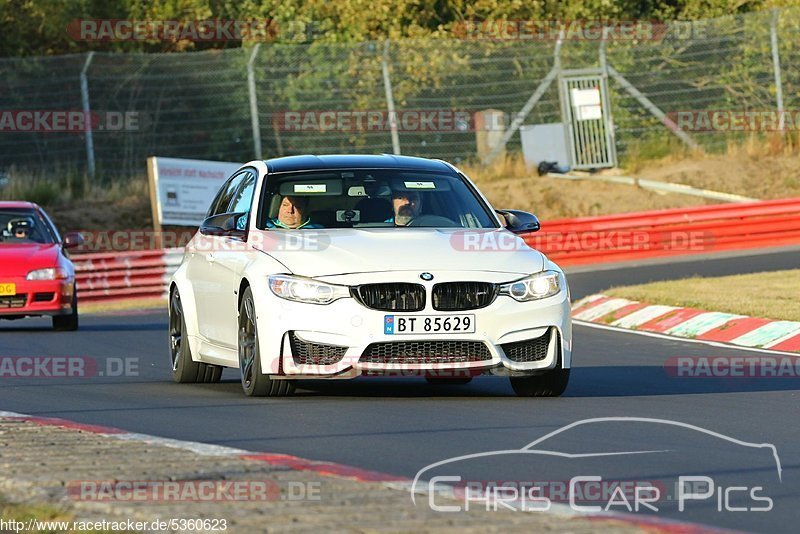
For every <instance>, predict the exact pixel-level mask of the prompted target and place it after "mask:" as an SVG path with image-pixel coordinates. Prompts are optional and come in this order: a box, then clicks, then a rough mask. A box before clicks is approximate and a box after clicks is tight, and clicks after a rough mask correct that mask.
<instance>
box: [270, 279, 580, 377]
mask: <svg viewBox="0 0 800 534" xmlns="http://www.w3.org/2000/svg"><path fill="white" fill-rule="evenodd" d="M266 291H267V293H268V294H266V295H261V297H263V298H261V299H259V298H258V297H257V298H256V308H257V316H258V320H259V343H260V347H259V348H260V351H261V357H262V369H263V370H264V372H265V373H268V374H272V375H283V376H285V377H287V378H322V377H329V378H353V377H356V376H360V375H394V376H398V375H399V376H408V375H426V376H441V377H447V376H465V375H477V374H493V375H507V376H520V375H532V374H537V373H542V372H545V371H547V370H550V369H553V368H555V367H556V366H557V365H559V362H560V365H561V366H562V367H564V368H569V367H570V365H571V352H572V323H571V318H570V304H569V298H568V296H567V293H568V292H567V291H566V290H562V291H561V293H559V294H557V295H555V296H552V297H549V298H546V299H542V300H538V301H532V302H525V303H523V302H517V301H515V300H513V299H512V298H510V297H507V296H498V297H497V298H496V299H495V300H494V301H493V302H492V303H491V304H490V305H489V306H487V307H485V308H481V309H476V310H468V311H463V312H440V311H436V310H433V309H432V308H431V307H430V303H428V304H427V307H426V309H424V310H422V311H419V312H413V313H400V312H386V311H378V310H372V309H369V308H366V307H365V306H363V305H362V304H360V303H359V302H358V301H357V300H356V299H353V298H344V299H340V300H338V301H336V302H334V303H332V304H329V305H313V304H302V303H297V302H291V301H287V300H284V299H279V298H277V297H275V296H274V295H273V294H272V293H270V292H269V290H268V289H267V290H266ZM259 300H260V302H261V304H259ZM393 314H394V315H417V316H423V315H435V316H441V317H446V316H453V315H463V314H469V315H473V316H474V318H475V326H476V329H475V332H474V333H446V334H444V333H443V334H434V335H432V334H423V333H420V334H408V335H397V334H386V333H384V318H385V316H386V315H393ZM398 343H416V344H417V345H415V346H414V349H413V350H414V357H413V358H405V357H404V351H405V348H401V349H399V350H398V351H396V352H399V357H393V356H395V354H394V352H393V351H394V350H395V348H397V345H395V344H398ZM464 346H469V347H473V348H475V347H477V348H480V347H483V348H480V350H477V351H473V352H469V350H470V349H467V352H465V353H464V354H468V355H469V357H464V358H459V357H455V358H454V357H452V351H451V349H450V348H449V347H464ZM442 347H444V349H443V348H442ZM526 347H527V348H526ZM298 348H300V349H301V350H300V351H298ZM378 349H379V350H378ZM520 349H521V350H520ZM528 349H530V350H528ZM442 350H444V351H445V352H448V353H450V356H449V357H447V358H443V357H442V353H441V351H442ZM406 352H407V351H406ZM428 352H429V353H428ZM375 354H379V355H383V354H388V355H389V356H388V357H385V358H382V357H377V358H376V357H374V356H375ZM309 355H311V356H309Z"/></svg>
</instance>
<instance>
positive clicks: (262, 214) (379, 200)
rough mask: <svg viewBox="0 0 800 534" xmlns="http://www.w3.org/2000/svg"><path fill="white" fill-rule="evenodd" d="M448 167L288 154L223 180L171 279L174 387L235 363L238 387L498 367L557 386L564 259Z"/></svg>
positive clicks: (215, 375) (563, 383)
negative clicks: (538, 245)
mask: <svg viewBox="0 0 800 534" xmlns="http://www.w3.org/2000/svg"><path fill="white" fill-rule="evenodd" d="M538 229H539V222H538V220H537V219H536V217H534V216H533V215H531V214H528V213H525V212H521V211H515V210H494V209H493V208H492V207H491V206H490V204H489V202H488V201H487V200H486V198H485V197H484V196H483V195H482V194H481V193H480V192H479V191H478V189H477V188H476V187H475V185H474V184H473V183H472V182H471V181H470V180H469V179H468V178H467V177H466V176H465V175H464V174H463V173H461V172H460V171H459V170H458V169H457V168H456V167H454V166H452V165H450V164H448V163H446V162H444V161H440V160H429V159H423V158H412V157H400V156H388V155H383V156H351V155H336V156H292V157H284V158H276V159H271V160H267V161H253V162H250V163H248V164H246V165H244V166H243V167H242V168H241V169H239V170H238V171H237V172H236V173H234V175H233V176H231V177H230V178H229V179H228V180H227V181H226V183H225V184H224V185H223V186H222V188H221V189H220V191H219V193H218V194H217V196H216V197H215V198H214V200H213V202H212V204H211V207H210V208H209V210H208V214H207V218H206V220H205V221H204V222H203V225H202V226H201V227H200V230H199V232H198V233H197V234H196V235H195V237H194V238H193V239H192V241H191V242H190V243H189V244H188V246H187V247H186V250H185V255H184V258H183V261H182V263H181V265H180V267H179V268H178V270H177V271H176V272H175V274H174V276H173V277H172V280H171V282H170V288H169V342H170V353H171V364H172V375H173V378H174V380H175V381H176V382H217V381H219V379H220V376H221V374H222V369H223V368H225V367H232V368H238V369H239V374H240V376H241V381H242V387H243V389H244V392H245V393H246V394H247V395H253V396H282V395H287V394H290V393H291V392H292V391H293V390H294V384H295V381H296V380H298V379H320V378H326V379H335V378H354V377H357V376H369V375H374V376H421V377H425V378H426V379H427V380H428V381H430V382H432V383H438V384H464V383H466V382H468V381H470V380H471V379H472V377H474V376H476V375H493V376H507V377H509V378H510V381H511V386H512V387H513V389H514V391H515V392H516V393H517V394H518V395H522V396H556V395H560V394H561V393H562V392H563V391H564V389H565V388H566V387H567V382H568V380H569V371H570V363H571V351H572V323H571V319H570V299H569V289H568V287H567V281H566V279H565V277H564V273H563V272H562V271H561V269H560V268H559V267H558V266H557V265H556V264H554V263H553V262H551V261H550V260H548V259H547V257H545V255H544V254H542V253H541V252H539V251H537V250H534V249H532V248H530V247H529V246H528V245H526V243H525V242H524V241H523V239H522V238H521V237H520V236H519V234H523V233H526V232H534V231H536V230H538Z"/></svg>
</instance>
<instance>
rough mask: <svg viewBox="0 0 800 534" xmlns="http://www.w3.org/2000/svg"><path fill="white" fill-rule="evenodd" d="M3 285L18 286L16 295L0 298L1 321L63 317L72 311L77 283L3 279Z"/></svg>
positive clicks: (68, 280)
mask: <svg viewBox="0 0 800 534" xmlns="http://www.w3.org/2000/svg"><path fill="white" fill-rule="evenodd" d="M1 281H2V282H3V283H13V284H15V286H16V294H15V295H3V296H0V319H4V318H5V319H9V318H19V317H28V316H38V315H63V314H67V313H70V312H71V311H72V293H73V291H74V288H75V281H74V280H72V279H66V280H42V281H29V280H25V278H21V277H15V278H3V279H2V280H1Z"/></svg>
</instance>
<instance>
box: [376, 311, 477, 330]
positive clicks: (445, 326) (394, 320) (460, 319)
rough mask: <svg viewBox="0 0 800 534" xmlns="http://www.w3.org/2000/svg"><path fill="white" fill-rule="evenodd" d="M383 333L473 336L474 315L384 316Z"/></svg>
mask: <svg viewBox="0 0 800 534" xmlns="http://www.w3.org/2000/svg"><path fill="white" fill-rule="evenodd" d="M383 333H384V334H386V335H400V334H473V333H475V316H474V315H384V316H383Z"/></svg>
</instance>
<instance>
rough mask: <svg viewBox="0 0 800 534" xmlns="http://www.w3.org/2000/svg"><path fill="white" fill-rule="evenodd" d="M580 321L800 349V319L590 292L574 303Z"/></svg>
mask: <svg viewBox="0 0 800 534" xmlns="http://www.w3.org/2000/svg"><path fill="white" fill-rule="evenodd" d="M572 318H573V319H574V320H575V321H576V322H577V323H592V324H595V325H604V326H607V327H613V328H620V329H627V330H633V331H636V332H649V333H653V334H662V335H665V336H674V337H680V338H686V339H691V340H695V341H705V342H710V343H715V344H716V343H720V344H722V343H724V344H730V345H736V346H739V347H745V348H748V349H756V350H759V349H767V350H769V351H770V352H772V351H775V352H786V353H789V354H792V353H794V354H797V353H800V322H796V321H775V320H770V319H761V318H757V317H747V316H744V315H734V314H730V313H721V312H709V311H704V310H697V309H694V308H682V307H677V306H663V305H656V304H647V303H644V302H638V301H635V300H627V299H623V298H614V297H608V296H606V295H602V294H597V295H590V296H588V297H586V298H583V299H581V300H579V301H578V302H576V303H575V304H573V306H572Z"/></svg>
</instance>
